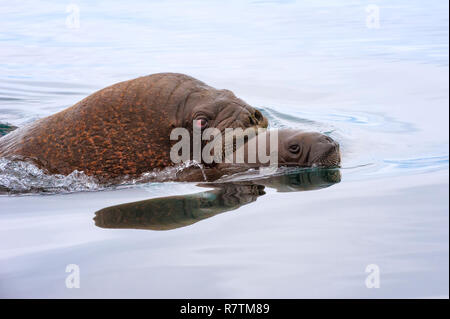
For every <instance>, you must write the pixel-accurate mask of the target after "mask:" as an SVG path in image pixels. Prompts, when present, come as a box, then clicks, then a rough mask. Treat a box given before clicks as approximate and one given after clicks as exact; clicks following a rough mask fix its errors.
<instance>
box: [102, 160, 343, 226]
mask: <svg viewBox="0 0 450 319" xmlns="http://www.w3.org/2000/svg"><path fill="white" fill-rule="evenodd" d="M340 180H341V175H340V172H339V170H338V169H312V170H305V171H302V172H297V173H294V174H285V175H281V176H270V177H265V178H262V179H258V180H252V181H239V182H227V183H205V184H200V185H199V186H201V187H208V188H214V189H213V190H210V191H205V192H201V193H197V194H189V195H182V196H170V197H161V198H153V199H149V200H144V201H139V202H133V203H127V204H122V205H117V206H111V207H107V208H103V209H101V210H99V211H98V212H96V213H95V217H94V220H95V225H96V226H98V227H102V228H134V229H151V230H170V229H175V228H179V227H184V226H188V225H192V224H194V223H196V222H198V221H200V220H202V219H205V218H209V217H212V216H214V215H217V214H220V213H223V212H227V211H231V210H235V209H237V208H239V207H241V206H243V205H246V204H249V203H251V202H254V201H256V199H257V198H258V197H259V196H262V195H264V194H265V192H264V188H265V187H266V186H267V187H270V188H275V189H276V190H277V191H279V192H296V191H307V190H314V189H320V188H324V187H328V186H331V185H333V184H335V183H339V182H340Z"/></svg>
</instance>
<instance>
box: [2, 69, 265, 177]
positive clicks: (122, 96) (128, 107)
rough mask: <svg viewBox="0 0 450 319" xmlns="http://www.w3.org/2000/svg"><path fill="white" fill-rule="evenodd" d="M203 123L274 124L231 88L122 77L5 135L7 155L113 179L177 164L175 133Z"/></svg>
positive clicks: (179, 77) (180, 77)
mask: <svg viewBox="0 0 450 319" xmlns="http://www.w3.org/2000/svg"><path fill="white" fill-rule="evenodd" d="M193 121H196V123H199V125H201V126H202V127H215V128H218V129H219V130H221V131H222V130H223V129H225V128H237V127H240V128H243V129H245V128H249V127H255V128H258V127H267V124H268V123H267V119H266V118H265V117H264V116H263V115H262V114H261V113H260V112H259V111H258V110H256V109H254V108H253V107H251V106H250V105H248V104H247V103H245V102H244V101H242V100H241V99H239V98H237V97H236V96H235V95H234V94H233V93H232V92H230V91H228V90H217V89H214V88H212V87H210V86H208V85H206V84H205V83H203V82H201V81H199V80H197V79H194V78H192V77H190V76H187V75H184V74H178V73H159V74H153V75H149V76H144V77H140V78H137V79H134V80H129V81H125V82H120V83H117V84H114V85H112V86H109V87H107V88H104V89H102V90H100V91H97V92H95V93H93V94H92V95H90V96H88V97H86V98H85V99H83V100H82V101H80V102H78V103H76V104H75V105H73V106H71V107H69V108H67V109H66V110H63V111H61V112H59V113H57V114H54V115H52V116H49V117H46V118H43V119H40V120H38V121H36V122H34V123H32V124H30V125H28V126H25V127H23V128H20V129H17V130H15V131H13V132H11V133H9V134H8V135H6V136H4V137H2V138H0V157H6V158H18V159H21V160H30V161H32V162H33V163H34V164H36V165H37V166H38V167H39V168H43V169H45V170H46V171H48V172H49V173H51V174H55V173H57V174H63V175H67V174H70V173H71V172H73V171H74V170H78V171H83V172H84V173H86V174H87V175H91V176H96V177H97V178H99V180H101V181H102V180H103V181H109V180H112V179H114V178H117V177H121V176H125V175H127V176H130V177H137V176H140V175H141V174H142V173H144V172H148V171H151V170H152V169H155V168H164V167H167V166H172V165H173V163H172V161H171V159H170V149H171V146H172V144H173V142H172V141H170V132H171V130H172V129H173V128H175V127H183V128H187V129H188V130H189V131H190V132H192V126H193V124H192V123H193Z"/></svg>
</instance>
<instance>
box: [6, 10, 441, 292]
mask: <svg viewBox="0 0 450 319" xmlns="http://www.w3.org/2000/svg"><path fill="white" fill-rule="evenodd" d="M74 3H75V4H76V5H77V7H76V8H78V9H79V16H80V20H79V22H80V27H79V28H71V26H74V24H70V23H69V24H68V23H67V22H66V19H67V17H68V16H69V15H70V14H71V13H70V12H66V9H67V5H68V4H69V2H67V3H64V2H57V1H41V2H35V1H22V2H21V3H20V4H17V5H12V4H11V3H10V2H8V1H1V2H0V13H1V17H2V19H0V123H5V122H8V123H11V124H14V125H17V126H22V125H25V124H26V123H29V122H31V121H33V120H35V119H37V118H41V117H43V116H46V115H50V114H52V113H54V112H57V111H59V110H62V109H64V108H66V107H68V106H70V105H72V104H74V103H75V102H77V101H79V100H80V99H82V98H84V97H85V96H87V95H89V94H91V93H92V92H94V91H96V90H98V89H100V88H102V87H104V86H107V85H110V84H112V83H115V82H118V81H122V80H128V79H131V78H134V77H137V76H141V75H146V74H151V73H156V72H181V73H187V74H189V75H192V76H194V77H196V78H199V79H201V80H203V81H205V82H206V83H208V84H210V85H212V86H214V87H217V88H227V89H230V90H232V91H234V92H235V94H236V95H237V96H239V97H241V98H243V99H244V100H245V101H247V102H248V103H249V104H251V105H254V106H257V107H259V108H261V109H262V110H263V112H264V113H265V114H266V116H267V117H268V118H269V121H270V122H271V126H272V127H295V128H302V129H308V130H315V131H320V132H324V133H327V134H329V135H330V136H332V137H333V138H335V139H336V140H338V141H339V142H340V144H341V148H342V153H343V159H342V161H343V162H342V168H341V169H340V171H339V172H334V173H333V172H330V174H331V173H333V174H339V178H337V179H336V178H335V177H333V178H331V179H330V177H329V176H328V175H327V174H328V173H326V172H318V171H310V172H294V173H291V174H288V175H284V176H278V177H272V178H267V179H264V180H257V181H249V179H248V178H247V179H246V178H241V179H240V178H234V179H233V180H232V181H227V183H224V184H223V185H222V186H221V187H219V188H214V189H212V188H204V187H200V186H196V185H195V184H191V183H150V184H143V185H135V186H127V187H121V188H118V189H106V190H102V191H85V192H70V193H68V194H67V193H66V194H56V195H22V196H17V195H16V196H0V229H1V231H0V296H1V297H68V298H72V297H181V298H183V297H189V298H194V297H204V298H207V297H211V298H214V297H236V298H241V297H243V298H245V297H249V298H250V297H274V298H278V297H288V298H291V297H292V298H293V297H295V298H297V297H338V298H341V297H362V298H383V297H387V298H391V297H408V298H416V297H447V298H448V295H449V275H448V274H449V241H448V237H449V212H448V210H449V197H448V191H449V182H448V180H449V139H448V132H449V120H448V116H449V114H448V113H449V108H448V103H449V94H448V92H449V89H448V86H449V83H448V76H449V68H448V65H449V64H448V42H449V41H448V26H449V24H448V21H449V19H448V3H447V2H445V1H428V2H421V1H396V2H392V1H376V2H375V3H376V4H377V5H378V8H379V17H380V20H379V22H380V28H368V27H367V25H366V19H367V15H368V13H367V12H366V7H367V5H368V4H371V2H364V1H344V2H339V4H336V3H335V2H331V1H302V2H301V1H298V2H296V1H280V2H274V1H249V2H243V1H239V2H238V1H231V2H227V3H226V4H225V3H222V2H208V4H205V3H204V2H202V3H201V2H196V1H192V2H191V1H189V2H187V1H127V2H126V3H124V4H119V3H116V2H111V1H99V2H97V3H96V4H93V3H91V1H76V2H74ZM69 22H70V21H69ZM75 26H76V25H75ZM2 170H3V171H2ZM24 171H26V170H25V169H24V168H15V170H12V171H11V170H8V168H7V167H6V166H5V163H2V162H0V183H6V182H9V183H12V182H14V183H19V184H20V183H21V182H23V181H24V179H23V178H22V179H21V176H22V175H20V174H23V173H24ZM25 173H26V174H28V175H27V177H30V176H31V175H30V174H32V173H33V172H32V173H29V172H25ZM333 176H334V175H333ZM22 177H23V176H22ZM47 182H48V183H51V182H54V181H53V180H52V181H48V180H46V181H45V183H47ZM58 183H62V184H64V185H65V186H66V187H65V190H69V191H70V190H77V189H86V190H89V189H91V190H92V189H94V190H95V189H96V187H95V185H91V184H89V181H85V180H82V179H76V178H75V181H73V180H70V181H68V180H63V181H59V182H58ZM58 185H60V184H58ZM186 194H190V195H186ZM230 194H239V196H231V195H230ZM168 196H174V197H171V198H169V199H167V198H166V197H168ZM161 197H163V198H164V199H158V200H155V198H161ZM152 199H153V200H152ZM135 201H145V202H143V203H140V204H131V205H128V206H125V207H124V206H119V207H112V208H111V206H116V205H121V204H124V203H131V202H135ZM180 202H183V203H184V202H188V203H190V205H191V206H190V207H192V210H189V212H186V211H184V210H180V208H179V203H180ZM204 203H206V204H207V205H208V210H207V211H206V213H205V211H204V210H202V209H204V206H202V205H204ZM136 205H138V206H136ZM139 205H141V206H139ZM142 205H144V207H146V208H148V207H150V209H153V210H154V211H158V209H159V208H160V207H163V208H162V209H159V212H164V210H169V209H172V211H174V212H177V213H179V214H178V215H176V216H175V217H174V219H171V220H168V219H167V216H164V214H162V215H161V216H159V215H158V216H156V217H154V216H153V215H152V216H150V217H148V216H144V217H143V218H136V216H137V215H136V214H138V213H139V209H140V208H139V207H142ZM177 205H178V206H177ZM106 207H109V208H106ZM98 211H100V213H98V214H97V216H98V217H96V220H95V221H94V220H93V218H94V216H95V213H96V212H98ZM147 211H148V210H147ZM186 213H188V214H186ZM201 213H204V214H203V215H201ZM199 214H200V215H201V216H200V215H199ZM144 215H145V214H144ZM123 216H125V217H123ZM139 216H140V215H139ZM205 216H206V218H205ZM152 218H153V219H152ZM136 228H139V229H136ZM68 264H77V265H79V267H80V274H81V278H80V280H81V281H80V284H81V288H79V289H67V288H66V285H65V279H66V276H67V275H68V274H67V273H66V272H65V269H66V266H67V265H68ZM370 264H375V265H377V266H378V267H379V269H380V288H379V289H368V288H366V284H365V280H366V277H367V275H368V274H367V273H366V272H365V269H366V267H367V266H368V265H370Z"/></svg>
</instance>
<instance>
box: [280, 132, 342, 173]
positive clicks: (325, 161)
mask: <svg viewBox="0 0 450 319" xmlns="http://www.w3.org/2000/svg"><path fill="white" fill-rule="evenodd" d="M278 161H279V164H280V165H283V166H305V167H316V166H319V167H337V166H339V164H340V163H341V155H340V150H339V144H338V143H337V142H336V141H334V140H333V139H332V138H331V137H329V136H327V135H325V134H321V133H317V132H304V131H296V130H279V131H278Z"/></svg>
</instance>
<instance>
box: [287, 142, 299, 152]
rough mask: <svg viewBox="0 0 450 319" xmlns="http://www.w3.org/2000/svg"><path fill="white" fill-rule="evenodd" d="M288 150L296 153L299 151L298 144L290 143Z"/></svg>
mask: <svg viewBox="0 0 450 319" xmlns="http://www.w3.org/2000/svg"><path fill="white" fill-rule="evenodd" d="M289 152H291V153H293V154H298V152H300V145H298V144H293V145H290V146H289Z"/></svg>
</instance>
